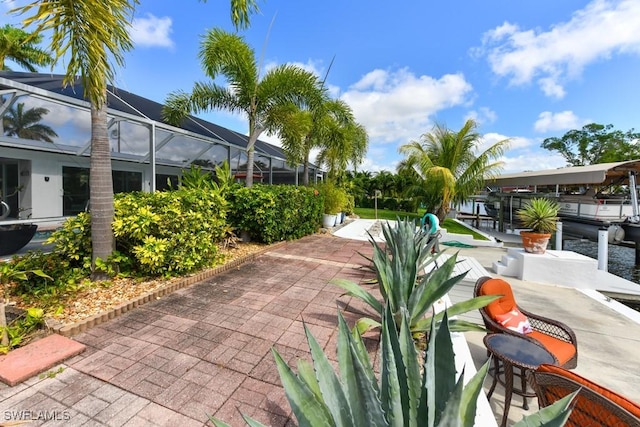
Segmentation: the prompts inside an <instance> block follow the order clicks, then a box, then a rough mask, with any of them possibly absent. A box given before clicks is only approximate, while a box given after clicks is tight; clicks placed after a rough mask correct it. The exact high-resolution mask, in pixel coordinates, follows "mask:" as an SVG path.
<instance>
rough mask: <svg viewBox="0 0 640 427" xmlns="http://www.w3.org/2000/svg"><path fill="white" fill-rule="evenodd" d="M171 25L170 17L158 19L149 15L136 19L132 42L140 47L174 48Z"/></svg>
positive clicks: (132, 29)
mask: <svg viewBox="0 0 640 427" xmlns="http://www.w3.org/2000/svg"><path fill="white" fill-rule="evenodd" d="M171 25H172V21H171V18H169V17H168V16H165V17H164V18H158V17H156V16H154V15H152V14H150V13H147V15H146V16H145V17H144V18H134V20H133V22H132V23H131V40H132V41H133V43H134V44H136V45H140V46H148V47H154V46H158V47H173V40H171V37H170V34H171V32H172V30H171Z"/></svg>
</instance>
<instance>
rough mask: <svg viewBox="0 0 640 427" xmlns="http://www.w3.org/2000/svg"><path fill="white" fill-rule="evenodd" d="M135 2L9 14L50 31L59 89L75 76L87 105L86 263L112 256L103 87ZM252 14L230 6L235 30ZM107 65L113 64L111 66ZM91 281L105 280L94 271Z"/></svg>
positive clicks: (76, 3)
mask: <svg viewBox="0 0 640 427" xmlns="http://www.w3.org/2000/svg"><path fill="white" fill-rule="evenodd" d="M137 4H138V0H103V1H95V0H36V1H33V2H31V3H28V4H27V5H25V6H22V7H20V8H17V9H14V10H13V11H12V13H19V14H28V13H30V12H31V13H32V15H31V16H28V17H26V18H25V19H24V20H23V24H24V25H25V27H27V26H30V25H35V26H36V30H35V31H34V33H35V34H41V33H42V32H45V31H51V32H52V36H51V45H50V49H51V50H52V51H53V53H54V60H58V59H60V58H61V57H63V56H64V55H65V54H66V53H67V52H69V56H68V58H67V61H68V65H67V71H66V75H65V79H64V84H74V83H75V82H76V79H77V75H78V74H79V75H80V82H81V83H82V86H83V89H84V96H85V98H87V99H88V100H89V101H90V102H91V163H90V168H91V179H90V182H89V197H90V199H91V245H92V260H93V265H94V266H95V261H96V259H98V258H100V259H103V260H106V259H107V258H108V257H109V256H110V255H111V254H112V252H113V249H114V247H115V238H114V236H113V229H112V227H111V223H112V222H113V215H114V206H113V182H112V177H111V154H110V150H109V137H108V134H107V119H108V117H107V106H106V99H107V83H108V82H112V81H113V78H114V72H115V66H114V63H113V62H115V65H118V66H122V65H123V64H124V58H123V52H126V51H128V50H130V49H131V48H132V47H133V45H132V43H131V38H130V36H129V31H128V30H129V27H130V25H131V17H132V15H133V12H134V8H135V5H137ZM255 10H256V6H255V2H254V1H253V0H231V17H232V20H233V22H234V24H235V25H236V26H245V25H247V24H248V15H249V13H252V12H253V11H255ZM112 61H113V62H112ZM93 278H94V279H102V278H106V277H105V273H103V272H100V271H94V274H93Z"/></svg>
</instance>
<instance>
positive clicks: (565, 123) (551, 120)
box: [534, 110, 589, 133]
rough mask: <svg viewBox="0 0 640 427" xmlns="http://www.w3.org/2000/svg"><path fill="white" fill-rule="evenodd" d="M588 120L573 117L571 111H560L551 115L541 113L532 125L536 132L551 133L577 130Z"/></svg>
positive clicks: (573, 114) (544, 112) (547, 112)
mask: <svg viewBox="0 0 640 427" xmlns="http://www.w3.org/2000/svg"><path fill="white" fill-rule="evenodd" d="M588 122H589V120H585V119H581V118H579V117H578V116H576V115H575V113H574V112H573V111H569V110H566V111H561V112H559V113H552V112H551V111H543V112H542V113H540V114H539V115H538V120H536V123H535V124H534V129H535V130H536V132H541V133H545V132H553V131H563V130H569V129H579V128H581V127H582V126H584V125H585V124H587V123H588Z"/></svg>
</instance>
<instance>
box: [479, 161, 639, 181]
mask: <svg viewBox="0 0 640 427" xmlns="http://www.w3.org/2000/svg"><path fill="white" fill-rule="evenodd" d="M629 171H635V172H640V159H639V160H628V161H625V162H612V163H599V164H595V165H588V166H573V167H567V168H559V169H548V170H542V171H529V172H520V173H510V174H504V175H500V176H498V177H496V178H492V179H488V180H487V181H486V184H487V185H489V186H492V187H494V186H498V187H518V186H524V185H578V184H599V185H608V184H611V183H613V182H617V181H620V180H621V179H622V180H625V181H626V180H628V177H629ZM623 182H624V181H623Z"/></svg>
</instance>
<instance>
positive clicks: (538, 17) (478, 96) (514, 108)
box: [2, 0, 640, 172]
mask: <svg viewBox="0 0 640 427" xmlns="http://www.w3.org/2000/svg"><path fill="white" fill-rule="evenodd" d="M11 3H18V4H19V3H21V2H4V3H3V5H4V7H5V8H7V6H8V5H9V4H11ZM259 7H260V13H259V14H257V15H254V16H252V18H251V27H250V28H249V29H247V30H242V31H241V34H242V35H243V36H244V37H245V39H246V40H247V42H248V43H249V44H250V45H251V46H252V47H253V48H254V49H255V51H256V53H257V54H258V55H262V56H263V58H264V60H263V64H264V66H265V67H269V66H272V65H274V64H281V63H295V64H298V65H300V66H303V67H304V68H306V69H309V70H313V71H314V72H316V73H317V74H318V75H319V76H324V75H325V73H326V72H327V68H328V66H329V64H330V63H331V60H332V58H334V57H335V60H334V63H333V66H332V67H331V70H330V72H329V76H328V83H329V85H330V89H331V91H332V94H333V96H335V97H340V98H342V99H344V100H345V101H346V102H347V103H349V105H350V106H351V107H352V109H353V111H354V113H355V116H356V119H357V120H358V121H359V122H360V123H361V124H363V125H364V126H365V127H366V129H367V132H368V134H369V138H370V141H369V151H368V153H367V156H366V160H365V162H364V163H363V164H362V165H361V166H360V167H359V169H364V170H370V171H377V170H381V169H387V170H391V171H394V170H395V166H396V165H397V163H398V162H399V161H400V160H401V159H402V156H401V155H400V154H399V153H398V147H399V146H400V145H402V144H405V143H407V142H409V141H411V140H418V139H419V138H420V135H421V134H423V133H425V132H429V131H430V130H431V129H432V127H433V125H434V123H439V124H443V125H445V126H447V127H448V128H450V129H452V130H457V129H459V128H460V127H461V126H462V124H463V123H464V121H465V120H466V119H467V118H474V119H476V120H477V122H478V123H479V131H480V133H481V134H482V135H483V144H491V143H493V142H495V141H498V140H501V139H505V138H510V139H511V148H510V149H509V150H508V152H507V153H506V155H505V156H504V158H503V159H502V160H503V161H504V163H505V166H504V171H505V172H518V171H523V170H539V169H548V168H555V167H560V166H564V165H565V162H564V159H563V158H562V157H560V156H559V155H557V154H554V153H552V152H550V151H547V150H544V149H542V148H540V144H541V143H542V141H543V140H544V139H545V138H547V137H552V136H562V135H563V134H564V133H565V132H566V131H568V130H570V129H579V128H581V127H582V126H583V125H584V124H587V123H591V122H596V123H602V124H612V125H613V126H614V128H615V129H620V130H622V131H627V130H629V129H631V128H636V130H637V129H638V128H639V126H638V119H639V117H640V78H639V77H638V76H639V75H640V1H638V0H621V1H613V0H594V1H579V0H563V1H558V0H535V1H533V0H521V1H513V0H483V1H477V0H448V1H438V2H436V1H412V2H404V3H397V2H392V1H389V0H387V1H379V0H369V1H364V0H325V1H322V2H318V1H314V2H308V1H301V2H291V1H288V2H287V1H283V0H266V1H261V0H259ZM2 19H3V21H4V22H12V23H15V22H17V21H16V18H13V17H9V16H3V18H2ZM4 22H3V23H4ZM270 26H271V30H270V31H269V27H270ZM214 27H222V28H226V29H229V30H232V26H231V23H230V19H229V0H209V1H208V2H206V3H204V2H201V1H196V0H181V1H179V2H178V1H176V0H141V2H140V5H139V6H138V7H137V9H136V19H135V20H134V22H133V33H132V35H133V39H134V42H135V48H134V50H132V51H130V52H128V53H127V54H126V66H125V67H124V68H122V69H119V70H118V72H117V82H116V85H117V86H119V87H121V88H123V89H126V90H129V91H132V92H134V93H137V94H139V95H142V96H145V97H147V98H150V99H153V100H155V101H158V102H163V101H164V99H165V98H166V96H167V94H168V93H169V92H171V91H174V90H178V89H182V90H187V91H189V90H190V89H191V87H192V85H193V82H194V81H198V80H206V77H205V76H204V73H203V72H202V69H201V65H200V62H199V60H198V58H197V52H198V49H199V43H200V40H201V36H202V35H203V34H204V33H205V32H206V31H207V29H211V28H214ZM54 71H55V72H62V71H63V68H62V67H61V66H58V67H56V68H55V69H54ZM202 117H204V118H206V119H207V120H210V121H213V122H215V123H218V124H220V125H223V126H226V127H229V128H231V129H234V130H236V131H239V132H243V133H246V131H247V124H246V122H245V121H244V120H243V118H242V117H237V116H232V115H230V114H228V113H226V112H212V113H208V114H205V115H202ZM261 139H264V140H267V141H270V142H274V143H277V138H276V137H273V136H271V137H267V136H264V137H262V138H261ZM485 146H487V145H485Z"/></svg>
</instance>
